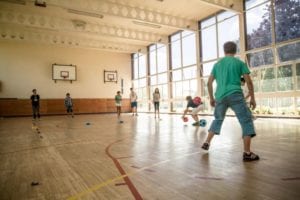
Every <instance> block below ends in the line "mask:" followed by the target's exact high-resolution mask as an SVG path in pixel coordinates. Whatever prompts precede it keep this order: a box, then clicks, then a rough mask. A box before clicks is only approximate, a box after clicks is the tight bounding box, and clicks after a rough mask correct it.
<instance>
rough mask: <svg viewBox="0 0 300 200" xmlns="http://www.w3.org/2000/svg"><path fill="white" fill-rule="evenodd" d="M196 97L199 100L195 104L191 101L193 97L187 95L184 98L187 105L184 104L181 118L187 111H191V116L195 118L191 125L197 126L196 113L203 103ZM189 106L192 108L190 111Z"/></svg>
mask: <svg viewBox="0 0 300 200" xmlns="http://www.w3.org/2000/svg"><path fill="white" fill-rule="evenodd" d="M198 98H199V102H198V103H199V104H198V103H197V104H196V103H195V102H194V101H193V98H192V97H191V96H187V97H186V98H185V99H186V101H187V106H186V109H185V110H184V112H183V115H182V119H184V117H185V115H186V114H187V113H188V112H191V114H192V117H193V119H194V120H195V122H194V123H193V126H199V117H198V113H199V112H200V111H201V110H202V109H203V105H202V102H201V99H200V97H198ZM189 108H192V110H191V111H190V110H189Z"/></svg>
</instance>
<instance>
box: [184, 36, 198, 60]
mask: <svg viewBox="0 0 300 200" xmlns="http://www.w3.org/2000/svg"><path fill="white" fill-rule="evenodd" d="M183 33H185V34H186V35H185V36H182V37H183V38H182V64H183V66H188V65H192V64H196V62H197V61H196V35H195V34H194V33H193V32H191V31H184V32H183Z"/></svg>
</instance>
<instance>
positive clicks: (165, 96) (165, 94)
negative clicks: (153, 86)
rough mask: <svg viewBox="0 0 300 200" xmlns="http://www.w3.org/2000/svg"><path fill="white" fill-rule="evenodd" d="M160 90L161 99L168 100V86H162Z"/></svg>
mask: <svg viewBox="0 0 300 200" xmlns="http://www.w3.org/2000/svg"><path fill="white" fill-rule="evenodd" d="M161 88H162V89H161V98H162V99H168V91H169V90H168V84H164V85H162V86H161Z"/></svg>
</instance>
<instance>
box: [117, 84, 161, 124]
mask: <svg viewBox="0 0 300 200" xmlns="http://www.w3.org/2000/svg"><path fill="white" fill-rule="evenodd" d="M129 97H130V106H131V111H132V116H134V115H135V116H138V114H137V94H136V92H135V91H134V90H133V88H130V95H129ZM159 102H160V93H159V89H158V88H155V90H154V93H153V104H154V113H155V114H154V115H155V118H156V115H157V117H158V118H159V119H160V117H159ZM115 105H116V107H117V116H118V121H119V122H120V123H122V122H123V121H122V120H121V118H120V117H121V106H122V96H121V92H120V91H118V92H117V94H116V96H115Z"/></svg>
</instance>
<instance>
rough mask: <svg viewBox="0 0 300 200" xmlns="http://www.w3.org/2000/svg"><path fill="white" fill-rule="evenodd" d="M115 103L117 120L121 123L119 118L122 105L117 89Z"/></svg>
mask: <svg viewBox="0 0 300 200" xmlns="http://www.w3.org/2000/svg"><path fill="white" fill-rule="evenodd" d="M115 103H116V107H117V115H118V121H119V122H120V123H123V121H122V120H121V119H120V117H121V106H122V96H121V92H120V91H118V92H117V95H116V96H115Z"/></svg>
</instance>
